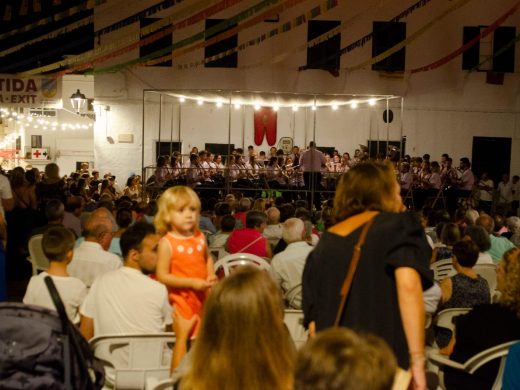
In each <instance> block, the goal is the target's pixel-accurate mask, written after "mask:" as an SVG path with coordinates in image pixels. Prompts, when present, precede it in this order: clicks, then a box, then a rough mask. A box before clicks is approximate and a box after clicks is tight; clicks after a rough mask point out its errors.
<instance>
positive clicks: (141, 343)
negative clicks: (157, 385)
mask: <svg viewBox="0 0 520 390" xmlns="http://www.w3.org/2000/svg"><path fill="white" fill-rule="evenodd" d="M89 344H90V347H91V348H92V351H93V352H94V355H95V356H96V357H97V358H99V359H101V361H102V362H103V364H104V366H105V373H106V381H107V382H108V384H109V385H112V387H113V388H115V389H144V388H145V385H146V382H147V381H148V380H149V379H150V378H154V379H157V380H164V379H168V378H169V374H170V364H171V351H172V349H173V345H174V344H175V335H174V334H173V333H158V334H133V335H130V334H127V335H105V336H100V337H95V338H93V339H92V340H90V342H89Z"/></svg>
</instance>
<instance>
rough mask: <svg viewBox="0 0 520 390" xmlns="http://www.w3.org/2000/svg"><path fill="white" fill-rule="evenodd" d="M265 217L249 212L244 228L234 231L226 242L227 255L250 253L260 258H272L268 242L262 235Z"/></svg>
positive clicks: (261, 214) (263, 214) (260, 213)
mask: <svg viewBox="0 0 520 390" xmlns="http://www.w3.org/2000/svg"><path fill="white" fill-rule="evenodd" d="M266 220H267V217H266V215H265V213H262V212H260V211H250V212H248V213H247V217H246V227H245V228H243V229H237V230H234V231H233V232H232V233H231V235H230V236H229V239H228V242H227V248H226V249H227V251H228V252H229V253H251V254H253V255H257V256H260V257H269V258H271V257H273V254H272V251H271V245H269V241H267V239H266V238H265V237H264V236H263V235H262V232H263V231H264V229H265V226H266Z"/></svg>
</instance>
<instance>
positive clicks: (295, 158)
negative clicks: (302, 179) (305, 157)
mask: <svg viewBox="0 0 520 390" xmlns="http://www.w3.org/2000/svg"><path fill="white" fill-rule="evenodd" d="M289 157H290V158H291V160H292V163H293V165H300V148H299V147H298V146H293V148H292V153H291V154H289Z"/></svg>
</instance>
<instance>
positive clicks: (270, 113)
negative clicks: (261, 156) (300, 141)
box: [254, 107, 276, 146]
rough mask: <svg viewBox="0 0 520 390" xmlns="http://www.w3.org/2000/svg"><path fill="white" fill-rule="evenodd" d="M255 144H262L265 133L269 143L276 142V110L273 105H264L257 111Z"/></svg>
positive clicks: (270, 144)
mask: <svg viewBox="0 0 520 390" xmlns="http://www.w3.org/2000/svg"><path fill="white" fill-rule="evenodd" d="M254 121H255V144H256V145H257V146H260V145H262V142H263V139H264V134H265V136H266V138H267V143H268V144H269V146H272V145H274V144H275V143H276V111H275V110H273V108H271V107H262V108H260V109H259V110H258V111H255V119H254Z"/></svg>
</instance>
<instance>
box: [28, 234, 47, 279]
mask: <svg viewBox="0 0 520 390" xmlns="http://www.w3.org/2000/svg"><path fill="white" fill-rule="evenodd" d="M42 238H43V234H36V235H34V236H32V237H31V238H30V240H29V257H28V258H27V261H28V262H29V263H31V266H32V274H33V276H34V275H38V271H47V270H48V269H49V259H48V258H47V256H45V253H43V248H42Z"/></svg>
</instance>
